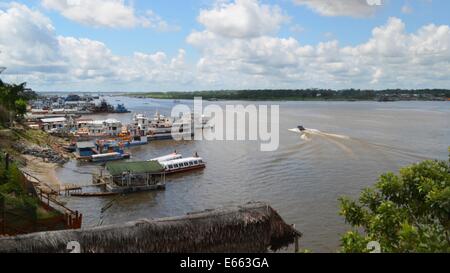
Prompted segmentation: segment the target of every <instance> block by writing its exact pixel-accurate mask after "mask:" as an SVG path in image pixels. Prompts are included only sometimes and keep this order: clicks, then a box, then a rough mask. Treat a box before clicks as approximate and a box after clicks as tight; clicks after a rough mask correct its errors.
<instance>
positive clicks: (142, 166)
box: [106, 161, 164, 176]
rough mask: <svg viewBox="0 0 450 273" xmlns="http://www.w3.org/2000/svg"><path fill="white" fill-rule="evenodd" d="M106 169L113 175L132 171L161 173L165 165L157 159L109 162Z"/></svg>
mask: <svg viewBox="0 0 450 273" xmlns="http://www.w3.org/2000/svg"><path fill="white" fill-rule="evenodd" d="M106 169H107V170H108V172H109V173H110V174H111V175H113V176H116V175H121V174H123V173H125V172H131V173H160V172H162V171H163V170H164V167H163V166H162V165H161V164H159V162H157V161H139V162H109V163H107V164H106Z"/></svg>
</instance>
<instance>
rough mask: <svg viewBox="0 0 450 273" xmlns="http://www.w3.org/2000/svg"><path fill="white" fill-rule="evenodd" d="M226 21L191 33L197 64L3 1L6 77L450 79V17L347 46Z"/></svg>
mask: <svg viewBox="0 0 450 273" xmlns="http://www.w3.org/2000/svg"><path fill="white" fill-rule="evenodd" d="M252 7H253V8H254V9H255V10H256V11H259V10H260V7H261V6H260V5H257V6H252ZM272 8H273V7H272V6H268V7H267V9H268V10H272ZM216 9H217V7H214V8H212V10H216ZM247 12H248V13H249V14H253V12H255V11H247ZM223 23H224V25H225V26H229V23H228V22H227V20H223ZM205 24H206V23H205ZM217 24H218V23H217V22H216V25H215V27H213V28H211V27H210V25H208V26H209V27H207V25H204V29H202V30H199V31H193V32H192V33H191V34H190V35H189V36H188V37H187V42H188V43H189V44H190V45H192V46H193V47H195V48H196V49H197V50H198V51H199V54H200V57H199V59H198V60H197V63H196V65H191V64H189V62H187V61H186V59H187V53H186V52H185V51H184V50H182V49H180V50H179V51H178V53H176V54H175V56H169V55H168V54H167V53H166V52H162V51H160V52H154V53H148V52H135V53H133V54H131V55H129V56H119V55H117V54H114V52H112V51H111V50H110V49H109V48H108V46H107V45H106V44H104V43H102V42H100V41H95V40H91V39H84V38H79V37H65V36H57V35H56V33H55V28H54V26H53V25H52V23H51V21H50V20H49V19H48V18H47V17H45V16H44V15H43V14H41V13H40V12H39V11H37V10H32V9H30V8H28V7H26V6H24V5H20V4H10V5H8V7H7V8H2V7H1V6H0V50H1V51H2V53H0V64H1V65H2V66H7V67H8V70H7V71H9V73H10V74H9V75H10V76H8V74H2V77H11V73H12V74H13V75H14V74H15V73H19V74H20V75H22V76H23V77H24V80H26V81H29V82H30V83H31V86H32V87H33V88H37V89H41V90H55V89H56V90H57V89H63V90H77V89H81V90H121V89H122V90H130V91H136V90H186V89H188V90H189V89H227V88H235V89H240V88H306V87H319V88H350V87H354V88H416V87H417V88H418V87H429V88H433V87H447V88H449V87H450V78H449V77H448V75H450V27H449V26H448V25H434V24H429V25H426V26H423V27H421V28H419V29H418V30H417V31H415V32H413V33H409V32H407V31H406V26H405V23H404V22H403V21H402V20H400V19H398V18H390V19H389V20H388V21H387V22H386V24H384V25H382V26H379V27H376V28H374V29H373V31H372V36H371V37H370V39H368V40H367V41H366V42H364V43H361V44H358V45H354V46H341V45H340V43H339V41H338V40H337V39H338V38H339V37H333V40H330V41H327V42H322V43H318V44H314V45H306V44H301V43H300V42H299V41H298V40H297V39H295V38H293V37H285V38H280V37H277V36H276V33H274V31H276V30H274V29H271V30H268V29H266V30H264V31H260V30H258V31H257V32H249V31H248V28H247V25H245V24H244V25H242V24H239V26H241V27H242V28H243V29H242V30H241V29H239V27H237V26H234V27H233V28H232V29H233V33H234V34H236V33H240V34H241V35H233V36H230V35H228V34H227V33H224V32H223V31H222V30H223V29H224V28H223V27H221V26H219V25H217ZM254 33H257V34H256V35H255V34H254ZM11 78H12V77H11ZM5 79H6V80H8V78H5Z"/></svg>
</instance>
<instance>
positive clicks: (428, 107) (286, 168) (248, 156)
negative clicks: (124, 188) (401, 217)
mask: <svg viewBox="0 0 450 273" xmlns="http://www.w3.org/2000/svg"><path fill="white" fill-rule="evenodd" d="M107 99H108V100H109V101H110V102H111V103H113V104H117V103H125V106H126V107H127V108H128V109H129V110H131V111H132V112H133V113H147V114H148V115H153V114H154V113H155V111H156V110H158V111H160V112H161V113H163V114H169V113H170V111H171V109H172V107H173V106H174V105H175V103H174V102H173V101H171V100H151V99H135V98H125V97H108V98H107ZM181 103H186V104H187V105H192V102H191V101H181ZM250 103H251V104H276V105H280V119H279V128H280V145H279V148H278V150H276V151H273V152H261V151H260V143H258V142H255V141H182V142H176V141H155V142H152V143H150V144H148V145H145V146H139V147H134V148H131V149H130V151H131V153H132V156H133V158H132V159H131V160H147V159H151V158H154V157H157V156H161V155H165V154H168V153H171V152H173V151H174V150H175V149H176V150H177V151H178V152H180V153H182V154H183V155H185V156H190V155H192V154H193V153H194V152H198V154H199V155H200V156H202V157H203V158H204V160H205V161H206V162H207V167H206V169H204V170H200V171H196V172H192V173H187V174H180V175H175V176H171V177H169V178H168V179H167V185H166V190H165V191H157V192H145V193H137V194H131V195H126V196H120V197H98V198H97V197H94V198H75V197H62V199H63V200H64V201H65V202H67V205H68V206H69V207H70V208H73V209H76V210H79V211H80V212H81V213H83V221H84V223H83V225H84V226H85V227H87V226H98V225H107V224H112V223H119V222H125V221H131V220H136V219H140V218H159V217H166V216H175V215H183V214H186V213H188V212H192V211H199V210H204V209H212V208H219V207H222V206H226V205H236V204H243V203H246V202H249V201H265V202H268V203H269V204H270V205H271V206H272V207H273V208H275V209H276V210H277V211H278V212H279V213H280V214H281V216H282V217H283V218H284V219H285V220H286V222H288V223H290V224H295V225H296V228H297V229H298V230H300V231H301V232H302V233H303V234H304V236H303V238H302V239H301V241H300V243H301V247H302V248H306V249H309V250H311V251H313V252H336V251H337V250H338V248H339V238H340V236H341V235H342V233H344V232H345V231H346V230H348V229H349V227H348V226H347V225H346V224H345V223H344V220H343V218H342V217H340V216H339V215H338V211H339V206H338V198H339V197H340V196H350V197H357V196H358V194H359V192H360V191H361V190H362V189H364V188H366V187H369V186H372V185H373V184H374V183H375V182H376V180H377V177H378V176H379V175H380V174H382V173H383V172H387V171H394V172H396V171H398V169H399V168H401V167H402V166H405V165H408V164H411V163H415V162H418V161H421V160H424V159H444V160H445V159H447V158H448V151H447V148H448V146H450V103H449V102H390V103H379V102H214V104H218V105H221V106H224V105H226V104H250ZM133 113H131V114H108V115H97V116H93V118H98V119H105V118H116V119H119V120H121V121H123V122H129V121H130V120H131V117H132V115H133ZM297 125H304V126H305V127H307V128H312V129H316V130H319V131H316V132H315V133H310V134H307V135H306V137H300V136H299V135H298V134H295V133H292V132H290V131H289V129H291V128H295V127H296V126H297ZM99 168H101V165H93V164H86V163H78V162H76V161H71V162H69V163H68V164H67V165H65V166H64V167H63V168H60V169H58V170H57V176H58V177H59V179H60V180H61V181H62V182H63V183H73V184H82V185H84V184H88V183H90V182H91V179H92V178H91V173H92V172H95V171H96V170H98V169H99ZM104 207H107V209H106V210H105V211H103V212H102V208H104Z"/></svg>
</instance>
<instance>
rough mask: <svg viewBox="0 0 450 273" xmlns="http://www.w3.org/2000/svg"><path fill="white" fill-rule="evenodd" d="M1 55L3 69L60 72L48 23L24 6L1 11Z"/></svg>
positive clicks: (51, 30)
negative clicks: (16, 68)
mask: <svg viewBox="0 0 450 273" xmlns="http://www.w3.org/2000/svg"><path fill="white" fill-rule="evenodd" d="M0 51H1V53H0V60H1V64H2V66H7V67H9V66H14V67H18V68H20V71H24V72H27V71H30V72H33V71H47V72H52V71H57V70H60V69H62V67H61V62H60V57H59V56H58V52H59V47H58V40H57V39H56V37H55V33H54V27H53V26H52V24H51V22H50V20H49V19H48V18H47V17H45V16H43V15H42V14H41V13H40V12H38V11H35V10H31V9H29V8H28V7H26V6H24V5H20V4H17V3H12V4H11V5H9V8H8V10H6V11H2V10H1V9H0Z"/></svg>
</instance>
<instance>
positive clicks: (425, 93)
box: [128, 89, 450, 100]
mask: <svg viewBox="0 0 450 273" xmlns="http://www.w3.org/2000/svg"><path fill="white" fill-rule="evenodd" d="M128 95H131V96H135V97H148V98H155V99H193V98H194V97H202V98H203V99H209V100H212V99H217V100H376V99H382V98H386V97H392V98H401V96H402V95H403V96H405V95H406V96H409V97H410V98H415V99H417V100H429V99H433V98H441V99H446V98H450V89H416V90H413V89H385V90H361V89H343V90H333V89H260V90H218V91H189V92H175V91H170V92H147V93H130V94H128Z"/></svg>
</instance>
